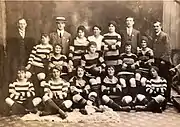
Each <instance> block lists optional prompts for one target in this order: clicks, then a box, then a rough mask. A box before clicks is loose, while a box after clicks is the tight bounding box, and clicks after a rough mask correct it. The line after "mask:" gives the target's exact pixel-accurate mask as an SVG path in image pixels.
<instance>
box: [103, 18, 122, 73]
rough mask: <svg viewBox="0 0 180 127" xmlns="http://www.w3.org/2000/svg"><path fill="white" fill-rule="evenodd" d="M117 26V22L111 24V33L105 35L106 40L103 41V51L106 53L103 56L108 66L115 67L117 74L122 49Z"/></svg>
mask: <svg viewBox="0 0 180 127" xmlns="http://www.w3.org/2000/svg"><path fill="white" fill-rule="evenodd" d="M116 26H117V24H116V22H115V21H110V22H109V24H108V27H109V32H108V33H106V34H104V38H103V40H102V50H103V52H104V53H103V54H104V59H105V63H106V65H113V66H115V70H116V72H118V71H119V68H118V59H119V55H120V48H121V36H120V35H119V34H118V33H116V31H115V30H116Z"/></svg>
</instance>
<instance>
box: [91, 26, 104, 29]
mask: <svg viewBox="0 0 180 127" xmlns="http://www.w3.org/2000/svg"><path fill="white" fill-rule="evenodd" d="M95 27H97V28H99V30H102V28H101V26H99V25H94V26H93V27H92V30H94V28H95Z"/></svg>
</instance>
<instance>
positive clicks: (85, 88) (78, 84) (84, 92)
mask: <svg viewBox="0 0 180 127" xmlns="http://www.w3.org/2000/svg"><path fill="white" fill-rule="evenodd" d="M84 74H85V70H84V68H83V67H82V66H78V67H77V68H76V76H73V77H72V78H71V79H70V80H69V82H70V90H71V96H72V100H73V102H74V103H73V108H79V109H80V112H82V113H83V114H87V111H86V109H85V107H86V105H89V106H90V105H93V101H91V100H90V99H91V98H89V93H90V92H91V88H90V85H89V82H88V80H87V78H86V77H85V75H84Z"/></svg>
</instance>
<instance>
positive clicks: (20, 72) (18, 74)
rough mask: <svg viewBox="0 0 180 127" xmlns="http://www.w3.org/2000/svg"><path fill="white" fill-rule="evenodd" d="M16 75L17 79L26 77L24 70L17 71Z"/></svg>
mask: <svg viewBox="0 0 180 127" xmlns="http://www.w3.org/2000/svg"><path fill="white" fill-rule="evenodd" d="M17 76H18V79H19V80H23V79H24V78H25V77H26V73H25V71H23V70H21V71H18V73H17Z"/></svg>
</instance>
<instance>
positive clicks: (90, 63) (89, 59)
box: [81, 52, 106, 71]
mask: <svg viewBox="0 0 180 127" xmlns="http://www.w3.org/2000/svg"><path fill="white" fill-rule="evenodd" d="M81 65H82V66H83V67H85V69H86V71H89V70H90V69H91V68H92V67H98V66H102V67H103V68H105V67H106V65H105V63H104V59H103V57H101V56H100V54H99V53H98V52H96V53H95V54H94V55H93V56H91V55H90V54H88V53H87V54H85V55H83V56H82V60H81Z"/></svg>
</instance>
